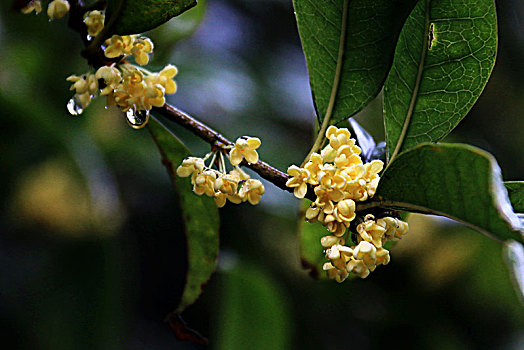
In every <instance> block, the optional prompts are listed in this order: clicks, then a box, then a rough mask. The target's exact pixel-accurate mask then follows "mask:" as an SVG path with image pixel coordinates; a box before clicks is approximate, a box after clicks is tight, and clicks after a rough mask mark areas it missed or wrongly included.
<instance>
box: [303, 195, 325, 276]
mask: <svg viewBox="0 0 524 350" xmlns="http://www.w3.org/2000/svg"><path fill="white" fill-rule="evenodd" d="M310 203H311V201H310V200H307V199H304V200H303V201H302V211H301V213H300V215H299V218H298V220H299V221H298V222H299V224H298V240H299V247H300V261H301V263H302V266H303V267H304V268H305V269H306V270H308V271H309V274H310V275H311V277H313V278H315V279H327V276H326V273H325V272H324V271H323V269H322V266H324V263H326V262H328V260H327V259H326V257H325V254H324V248H323V247H322V245H321V244H320V239H321V238H322V237H324V236H326V235H327V234H328V233H329V232H328V231H327V229H326V228H325V227H324V226H322V224H321V223H319V222H318V221H317V222H308V221H306V220H305V217H306V209H307V208H308V207H309V205H310Z"/></svg>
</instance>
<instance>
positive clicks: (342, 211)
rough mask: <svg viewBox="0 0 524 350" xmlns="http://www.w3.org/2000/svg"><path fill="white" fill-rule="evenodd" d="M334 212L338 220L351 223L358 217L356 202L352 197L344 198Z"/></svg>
mask: <svg viewBox="0 0 524 350" xmlns="http://www.w3.org/2000/svg"><path fill="white" fill-rule="evenodd" d="M333 213H334V215H335V218H336V219H337V221H338V222H344V223H349V222H351V221H353V220H354V219H355V217H356V214H355V202H354V201H353V200H351V199H344V200H343V201H340V202H338V203H337V204H336V206H335V210H334V211H333Z"/></svg>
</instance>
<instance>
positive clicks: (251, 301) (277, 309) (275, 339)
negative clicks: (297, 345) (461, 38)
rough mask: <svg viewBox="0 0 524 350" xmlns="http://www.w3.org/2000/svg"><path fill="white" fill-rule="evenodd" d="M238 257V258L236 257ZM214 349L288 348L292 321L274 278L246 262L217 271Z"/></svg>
mask: <svg viewBox="0 0 524 350" xmlns="http://www.w3.org/2000/svg"><path fill="white" fill-rule="evenodd" d="M240 259H242V258H240ZM219 282H220V289H221V293H220V296H221V297H220V302H219V305H220V307H219V313H218V316H217V319H218V321H217V322H216V325H217V329H216V331H215V342H214V343H215V348H216V349H224V350H230V349H250V350H258V349H260V350H263V349H291V348H292V346H291V343H290V341H291V333H292V332H293V322H292V319H291V318H290V315H289V305H288V304H287V299H286V297H285V295H284V294H283V293H282V291H281V290H280V285H279V284H278V283H277V281H276V280H275V279H274V278H272V276H271V275H268V274H267V273H266V271H264V270H262V269H261V268H260V264H258V265H255V264H252V263H250V262H247V261H239V262H238V263H237V264H236V266H235V267H233V268H231V269H229V270H227V271H224V272H221V273H220V276H219Z"/></svg>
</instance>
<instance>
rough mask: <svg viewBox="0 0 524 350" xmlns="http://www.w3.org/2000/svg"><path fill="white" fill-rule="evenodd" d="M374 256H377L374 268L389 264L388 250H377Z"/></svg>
mask: <svg viewBox="0 0 524 350" xmlns="http://www.w3.org/2000/svg"><path fill="white" fill-rule="evenodd" d="M376 255H377V261H376V262H375V266H378V265H387V264H389V261H390V257H389V250H387V249H385V248H377V253H376Z"/></svg>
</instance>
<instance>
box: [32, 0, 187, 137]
mask: <svg viewBox="0 0 524 350" xmlns="http://www.w3.org/2000/svg"><path fill="white" fill-rule="evenodd" d="M69 8H70V5H69V3H68V2H67V1H66V0H53V1H51V2H50V3H49V6H48V10H47V12H48V15H49V17H50V18H51V19H54V18H61V17H64V16H65V15H66V14H67V12H68V11H69ZM32 11H35V12H37V13H38V12H40V11H42V3H41V1H39V0H33V1H31V2H29V3H28V5H27V6H25V7H24V8H23V9H22V12H23V13H30V12H32ZM104 19H105V14H104V11H98V10H94V11H88V12H86V13H85V15H84V23H85V25H86V27H87V33H88V35H89V37H88V39H89V40H90V39H92V38H93V37H95V36H97V35H98V34H100V32H101V31H102V29H103V28H104ZM103 48H104V55H105V56H106V57H107V58H108V59H111V60H115V59H118V62H115V63H113V64H111V65H109V66H103V67H100V68H99V69H98V70H97V71H95V72H88V73H85V74H82V75H71V76H69V77H68V78H67V81H69V82H71V83H73V84H72V86H71V90H73V91H74V92H75V95H74V96H73V98H72V99H71V101H69V103H68V109H69V112H70V113H72V114H81V113H82V112H83V110H84V109H85V108H86V107H87V106H88V105H89V104H90V102H91V101H92V100H93V98H95V97H97V96H98V95H99V94H100V95H101V96H107V106H118V107H119V108H120V109H121V110H122V111H124V112H128V121H130V119H129V113H131V115H132V116H134V114H135V113H137V112H145V115H146V117H147V116H148V111H149V110H151V108H153V107H162V106H163V105H164V104H165V103H166V98H165V95H166V94H174V93H175V92H176V89H177V86H176V83H175V81H174V80H173V78H174V77H175V76H176V74H177V69H176V67H175V66H173V65H167V66H166V67H164V69H162V70H161V71H160V72H158V73H156V72H150V71H148V70H146V69H145V68H143V67H139V66H143V65H146V64H148V63H149V54H151V53H152V52H153V48H154V46H153V42H152V41H151V40H150V39H149V38H147V37H144V36H139V35H125V36H120V35H113V36H112V37H111V38H109V39H107V40H106V41H105V42H104V46H103ZM130 56H132V57H133V58H134V60H135V63H136V64H137V65H134V64H131V63H129V62H127V60H126V59H127V58H128V57H130ZM145 122H147V118H146V119H145ZM145 122H144V123H142V124H140V125H133V124H131V123H130V124H131V125H132V126H133V127H135V128H139V127H142V126H145Z"/></svg>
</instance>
